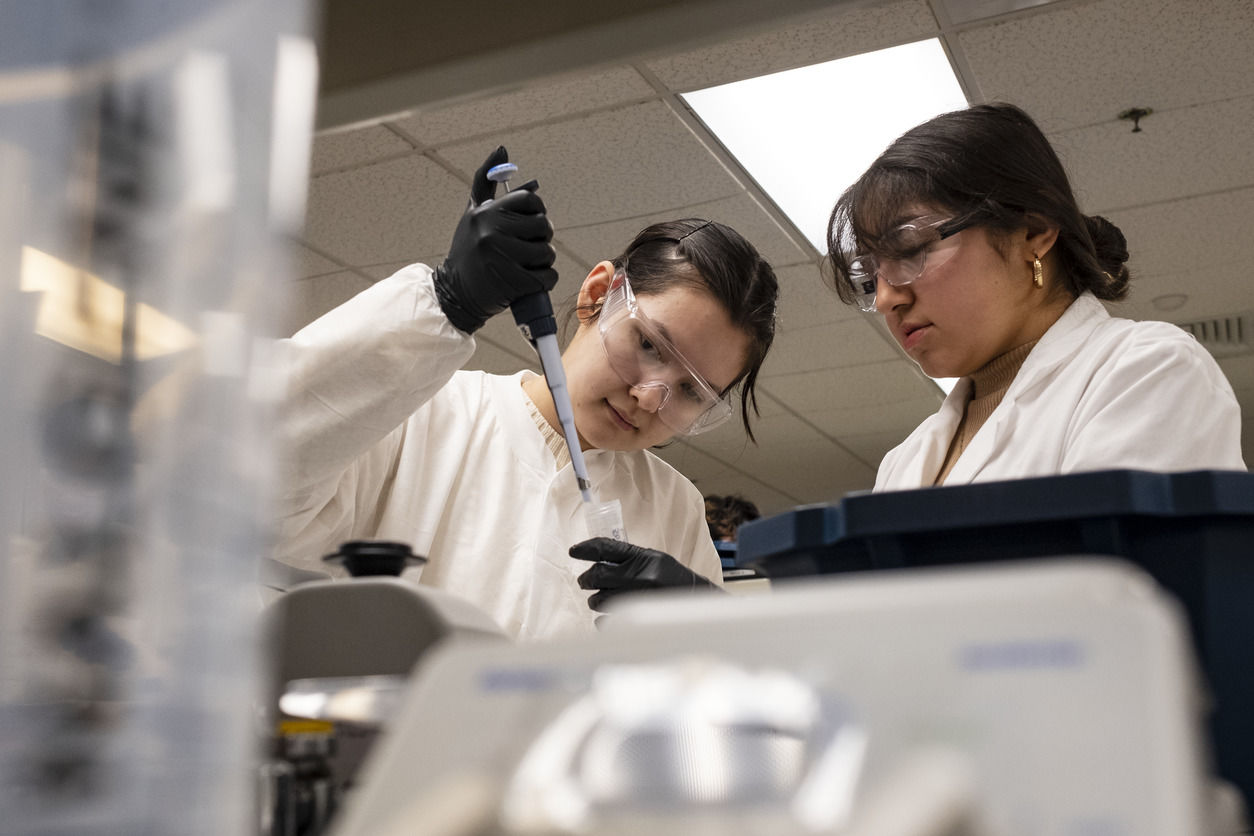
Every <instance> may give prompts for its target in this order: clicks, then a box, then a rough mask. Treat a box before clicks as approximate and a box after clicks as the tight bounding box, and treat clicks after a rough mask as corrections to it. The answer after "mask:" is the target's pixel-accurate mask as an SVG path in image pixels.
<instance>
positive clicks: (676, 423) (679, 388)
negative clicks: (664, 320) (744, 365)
mask: <svg viewBox="0 0 1254 836" xmlns="http://www.w3.org/2000/svg"><path fill="white" fill-rule="evenodd" d="M600 331H601V345H602V346H603V347H604V349H605V356H606V359H607V360H608V361H609V364H610V368H612V369H613V370H614V372H615V374H617V375H618V376H619V377H620V378H622V380H623V382H624V383H626V384H627V385H628V386H631V387H633V388H637V389H642V390H645V391H644V393H643V394H644V396H645V397H651V398H653V399H655V400H656V403H657V407H656V413H657V416H658V419H659V420H660V421H661V422H662V423H663V424H665V425H666V426H667V427H669V428H670V429H672V430H674V431H675V432H676V433H679V434H682V435H696V434H697V433H701V432H705V431H706V430H710V429H713V428H714V427H717V426H718V425H719V424H721V423H723V422H724V421H726V420H727V419H728V418H730V417H731V414H732V407H731V404H730V403H728V402H727V400H726V399H725V398H722V397H720V396H719V394H718V392H716V391H715V390H714V388H713V387H712V386H710V384H709V383H708V382H706V380H705V378H703V377H702V376H701V375H700V373H698V372H697V370H696V369H695V368H693V366H692V364H691V363H689V362H688V361H687V360H686V359H685V358H684V356H683V355H682V354H680V353H679V351H678V349H676V348H675V346H674V345H672V344H671V342H670V340H668V339H666V337H664V336H662V334H661V332H660V331H659V330H658V328H657V326H655V325H654V324H653V323H652V322H650V321H649V319H648V317H646V316H645V315H644V312H643V311H641V310H640V307H639V305H638V304H637V302H636V297H635V294H634V293H632V291H631V285H630V284H628V282H627V274H626V273H624V272H623V271H621V270H620V271H618V272H617V273H615V274H614V279H613V281H612V283H611V285H610V292H609V294H608V295H607V296H606V298H605V302H604V304H603V305H602V307H601V317H600Z"/></svg>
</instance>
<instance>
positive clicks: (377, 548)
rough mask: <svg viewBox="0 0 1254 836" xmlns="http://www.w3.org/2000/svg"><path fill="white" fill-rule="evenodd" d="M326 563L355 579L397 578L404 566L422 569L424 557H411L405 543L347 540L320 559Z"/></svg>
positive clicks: (410, 550) (412, 554) (414, 555)
mask: <svg viewBox="0 0 1254 836" xmlns="http://www.w3.org/2000/svg"><path fill="white" fill-rule="evenodd" d="M322 559H323V560H324V561H326V562H327V563H339V564H342V565H343V566H344V568H345V569H346V570H348V574H350V575H352V576H353V577H354V578H362V577H366V576H368V575H399V574H400V573H401V572H403V571H405V568H406V567H407V566H421V565H422V564H423V563H426V562H427V559H426V558H425V557H421V556H419V555H416V554H414V552H413V550H412V549H410V547H409V545H408V544H406V543H392V542H389V541H387V540H350V541H349V542H347V543H345V544H343V545H342V546H340V550H339V551H338V552H336V553H335V554H329V555H327V556H326V557H324V558H322Z"/></svg>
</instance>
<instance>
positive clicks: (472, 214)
mask: <svg viewBox="0 0 1254 836" xmlns="http://www.w3.org/2000/svg"><path fill="white" fill-rule="evenodd" d="M508 161H509V153H508V152H507V151H506V150H505V148H504V147H499V148H497V149H496V150H495V151H493V152H492V154H490V155H489V156H488V158H487V159H486V160H485V161H484V163H483V165H481V166H480V167H479V170H478V171H476V172H475V178H474V182H473V183H471V186H470V205H469V206H467V207H466V212H465V214H463V215H462V218H461V221H460V222H459V223H458V224H457V230H456V231H455V232H454V233H453V243H452V245H451V246H450V247H449V253H448V257H447V258H445V259H444V263H443V264H441V265H439V266H438V267H436V269H435V290H436V295H437V297H438V298H439V300H440V307H441V308H442V309H443V310H444V313H445V315H446V316H448V318H449V321H450V322H452V323H453V324H454V325H456V326H457V327H458V328H460V329H461V330H462V331H465V332H466V333H467V334H472V333H474V332H475V331H477V330H478V329H479V328H480V327H482V325H483V323H485V322H486V321H487V320H488V319H489V318H491V317H492V316H495V315H496V314H498V313H500V312H501V311H503V310H505V309H506V308H507V307H509V305H510V303H511V302H513V301H514V300H516V299H519V298H521V297H524V296H528V295H531V294H534V293H547V292H548V291H549V290H552V289H553V285H555V284H557V271H556V270H554V269H553V260H554V258H555V256H556V253H555V252H554V250H553V246H552V244H550V243H549V242H550V241H551V240H552V238H553V225H552V224H551V223H549V219H548V216H547V215H546V213H545V208H544V201H542V200H541V199H540V196H539V195H538V194H536V189H537V183H536V181H535V180H532V181H530V182H527V183H524V184H523V185H521V186H519V187H518V188H516V189H513V190H512V191H510V192H508V193H507V194H504V195H502V196H501V197H500V198H499V199H497V198H496V186H497V183H496V181H495V180H493V179H490V178H489V177H488V172H489V171H491V170H492V169H493V168H496V167H498V166H501V165H503V164H505V163H507V162H508Z"/></svg>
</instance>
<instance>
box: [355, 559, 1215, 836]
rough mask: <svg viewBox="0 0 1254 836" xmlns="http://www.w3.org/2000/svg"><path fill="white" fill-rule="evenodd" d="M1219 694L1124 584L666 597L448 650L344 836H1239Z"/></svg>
mask: <svg viewBox="0 0 1254 836" xmlns="http://www.w3.org/2000/svg"><path fill="white" fill-rule="evenodd" d="M1201 696H1202V695H1201V694H1200V692H1199V686H1198V677H1197V673H1196V670H1195V665H1194V662H1193V659H1192V657H1191V649H1190V645H1189V641H1188V636H1187V634H1186V630H1185V627H1184V621H1183V619H1182V617H1181V613H1180V611H1179V608H1178V606H1177V605H1176V604H1175V603H1174V601H1172V600H1171V599H1169V598H1168V597H1167V596H1165V595H1164V594H1163V593H1162V592H1161V590H1160V589H1159V588H1158V587H1157V586H1156V585H1155V584H1154V583H1153V582H1152V581H1151V580H1150V579H1149V578H1148V576H1146V575H1144V574H1143V573H1142V572H1140V571H1139V570H1137V569H1135V568H1134V567H1132V566H1130V565H1128V564H1125V563H1122V562H1120V561H1114V560H1105V559H1102V560H1097V559H1094V560H1087V561H1079V560H1056V561H1052V562H1049V563H1026V564H1019V565H1016V566H1014V567H1008V566H998V567H996V568H984V567H980V568H970V567H964V568H959V569H943V570H912V571H902V572H898V573H893V574H890V575H879V576H864V577H861V578H842V579H838V580H821V581H813V582H806V583H795V584H792V585H780V586H778V587H777V589H776V591H775V592H774V593H773V594H772V595H769V596H749V597H730V596H729V597H721V596H710V595H703V596H692V595H686V594H673V595H670V594H667V595H656V596H654V597H653V599H652V600H651V601H650V600H639V601H637V602H636V603H631V602H630V601H628V602H627V603H625V604H624V605H623V606H622V607H620V608H619V609H618V610H616V611H614V612H613V613H612V614H611V615H610V616H609V619H608V621H607V623H606V629H605V630H604V631H603V632H602V633H600V634H599V635H597V636H595V637H589V638H586V639H582V640H578V641H574V640H572V641H563V642H553V643H547V644H537V645H530V646H522V647H510V648H492V647H478V648H462V649H449V650H448V651H447V652H439V651H437V652H436V653H435V654H434V655H433V656H432V657H429V659H428V661H427V662H426V663H424V664H423V665H422V666H421V667H420V668H419V670H418V672H417V675H416V677H415V680H414V682H413V685H412V686H411V689H410V692H409V694H408V696H407V698H406V700H405V706H404V708H403V709H402V710H401V712H400V714H399V715H398V716H397V717H396V719H395V720H394V722H393V724H392V725H391V726H390V731H389V733H388V735H387V737H386V739H385V740H384V742H383V743H382V744H381V745H380V746H379V747H378V749H377V750H376V751H375V752H374V753H373V755H372V756H371V758H370V760H369V761H368V762H367V763H366V764H365V766H364V768H363V772H362V776H361V782H360V786H359V787H358V789H357V790H356V791H355V794H354V795H353V796H350V798H349V801H348V804H347V806H346V808H345V810H344V811H343V815H342V816H341V818H340V819H339V820H338V821H337V822H335V823H333V827H332V833H333V834H334V836H364V835H365V834H372V836H373V834H392V833H404V832H425V833H433V832H437V833H441V834H453V833H457V834H462V836H468V834H598V836H603V834H627V833H632V834H636V833H650V834H654V835H655V836H668V835H669V834H700V835H701V836H704V834H716V833H717V834H720V836H728V834H755V835H756V834H771V835H772V836H789V834H811V833H827V834H846V835H847V836H854V835H855V834H856V836H872V834H874V836H922V834H933V836H942V835H943V834H951V836H953V835H954V834H967V835H968V836H970V835H971V834H986V835H987V836H1003V834H1004V836H1010V834H1017V836H1026V835H1027V834H1031V836H1075V835H1076V834H1097V833H1101V834H1138V835H1140V836H1155V834H1162V836H1168V834H1171V836H1177V834H1201V833H1207V832H1223V831H1215V830H1213V829H1211V823H1210V822H1207V821H1206V815H1207V813H1206V809H1205V808H1206V802H1205V800H1204V799H1205V796H1206V793H1207V783H1206V782H1207V774H1208V765H1207V764H1208V762H1207V752H1206V751H1205V750H1204V748H1203V747H1202V745H1201V744H1200V742H1199V741H1200V740H1201V739H1202V737H1201V735H1200V732H1199V726H1200V724H1201V721H1202V704H1203V700H1202V699H1201ZM456 800H460V802H461V803H462V804H463V806H462V807H461V808H459V809H450V805H452V806H453V807H454V808H456ZM431 828H435V829H431ZM1229 832H1231V831H1229Z"/></svg>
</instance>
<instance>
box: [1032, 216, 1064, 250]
mask: <svg viewBox="0 0 1254 836" xmlns="http://www.w3.org/2000/svg"><path fill="white" fill-rule="evenodd" d="M1057 241H1058V227H1056V226H1054V225H1053V224H1051V223H1049V222H1048V221H1047V220H1045V219H1044V218H1042V217H1041V216H1040V215H1028V228H1027V240H1026V242H1025V243H1026V245H1027V255H1028V256H1031V257H1033V258H1044V257H1045V253H1047V252H1049V251H1050V250H1052V249H1053V248H1054V244H1055V243H1056V242H1057ZM1027 260H1028V261H1031V260H1032V258H1028V259H1027Z"/></svg>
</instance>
